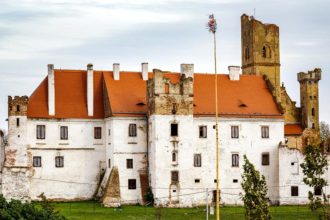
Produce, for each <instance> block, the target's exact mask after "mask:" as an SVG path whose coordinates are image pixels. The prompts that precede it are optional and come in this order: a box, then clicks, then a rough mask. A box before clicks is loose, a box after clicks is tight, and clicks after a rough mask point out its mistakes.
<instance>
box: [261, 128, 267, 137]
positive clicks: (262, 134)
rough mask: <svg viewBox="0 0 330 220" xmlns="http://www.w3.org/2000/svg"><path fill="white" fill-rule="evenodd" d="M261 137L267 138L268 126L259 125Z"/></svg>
mask: <svg viewBox="0 0 330 220" xmlns="http://www.w3.org/2000/svg"><path fill="white" fill-rule="evenodd" d="M261 138H269V127H268V126H261Z"/></svg>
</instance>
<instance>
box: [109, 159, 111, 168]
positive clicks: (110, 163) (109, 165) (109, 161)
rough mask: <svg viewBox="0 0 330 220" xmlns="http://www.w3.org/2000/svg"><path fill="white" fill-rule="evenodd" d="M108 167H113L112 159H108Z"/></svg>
mask: <svg viewBox="0 0 330 220" xmlns="http://www.w3.org/2000/svg"><path fill="white" fill-rule="evenodd" d="M108 167H109V168H111V159H108Z"/></svg>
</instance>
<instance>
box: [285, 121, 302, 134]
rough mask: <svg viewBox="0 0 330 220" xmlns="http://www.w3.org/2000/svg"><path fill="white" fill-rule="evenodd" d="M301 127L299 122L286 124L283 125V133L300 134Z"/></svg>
mask: <svg viewBox="0 0 330 220" xmlns="http://www.w3.org/2000/svg"><path fill="white" fill-rule="evenodd" d="M302 133H303V128H302V126H301V125H300V124H286V125H284V135H301V134H302Z"/></svg>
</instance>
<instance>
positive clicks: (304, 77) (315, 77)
mask: <svg viewBox="0 0 330 220" xmlns="http://www.w3.org/2000/svg"><path fill="white" fill-rule="evenodd" d="M321 73H322V70H321V69H320V68H315V69H314V70H311V71H308V72H307V73H304V72H300V73H298V74H297V78H298V81H299V82H304V81H313V82H318V81H319V80H321Z"/></svg>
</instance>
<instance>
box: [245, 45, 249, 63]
mask: <svg viewBox="0 0 330 220" xmlns="http://www.w3.org/2000/svg"><path fill="white" fill-rule="evenodd" d="M249 59H250V51H249V48H248V47H246V48H245V60H246V61H247V60H249Z"/></svg>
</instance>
